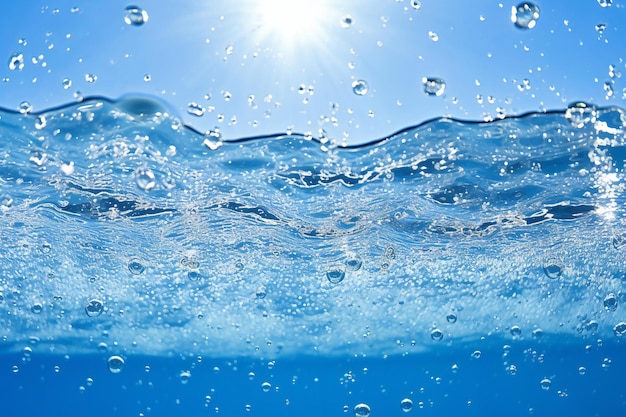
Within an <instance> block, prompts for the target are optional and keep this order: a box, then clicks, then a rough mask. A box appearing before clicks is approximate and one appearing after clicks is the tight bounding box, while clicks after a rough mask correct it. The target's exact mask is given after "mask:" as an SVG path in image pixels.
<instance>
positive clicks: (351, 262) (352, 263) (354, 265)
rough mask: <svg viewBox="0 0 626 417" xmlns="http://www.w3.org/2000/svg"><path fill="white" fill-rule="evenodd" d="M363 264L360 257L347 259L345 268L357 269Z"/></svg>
mask: <svg viewBox="0 0 626 417" xmlns="http://www.w3.org/2000/svg"><path fill="white" fill-rule="evenodd" d="M362 266H363V262H362V261H361V260H360V259H356V258H354V259H348V260H347V261H346V268H348V269H349V270H351V271H358V270H359V269H361V267H362Z"/></svg>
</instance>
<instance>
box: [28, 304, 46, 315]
mask: <svg viewBox="0 0 626 417" xmlns="http://www.w3.org/2000/svg"><path fill="white" fill-rule="evenodd" d="M30 311H32V312H33V313H35V314H40V313H41V312H42V311H43V305H42V304H41V303H35V304H33V305H32V306H31V308H30Z"/></svg>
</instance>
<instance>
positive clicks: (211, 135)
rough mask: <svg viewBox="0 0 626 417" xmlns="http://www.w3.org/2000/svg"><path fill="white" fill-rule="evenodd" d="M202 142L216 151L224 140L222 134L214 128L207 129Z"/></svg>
mask: <svg viewBox="0 0 626 417" xmlns="http://www.w3.org/2000/svg"><path fill="white" fill-rule="evenodd" d="M202 144H203V145H204V146H206V147H207V148H209V149H210V150H212V151H216V150H218V149H219V148H221V147H222V145H223V144H224V142H222V134H221V133H220V132H216V131H214V130H209V131H208V132H207V133H206V137H205V138H204V142H202Z"/></svg>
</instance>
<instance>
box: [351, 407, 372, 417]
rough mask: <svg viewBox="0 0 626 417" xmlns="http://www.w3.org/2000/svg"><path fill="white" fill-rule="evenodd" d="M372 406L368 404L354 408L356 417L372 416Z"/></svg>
mask: <svg viewBox="0 0 626 417" xmlns="http://www.w3.org/2000/svg"><path fill="white" fill-rule="evenodd" d="M370 412H371V410H370V406H369V405H367V404H357V405H355V406H354V415H355V416H356V417H367V416H369V415H370Z"/></svg>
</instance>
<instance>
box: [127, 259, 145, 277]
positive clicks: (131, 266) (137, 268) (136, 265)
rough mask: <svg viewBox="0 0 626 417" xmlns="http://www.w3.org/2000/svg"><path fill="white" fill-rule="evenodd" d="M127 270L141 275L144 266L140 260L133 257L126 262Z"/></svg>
mask: <svg viewBox="0 0 626 417" xmlns="http://www.w3.org/2000/svg"><path fill="white" fill-rule="evenodd" d="M128 270H129V271H130V273H131V274H133V275H141V274H142V273H143V271H145V270H146V268H145V267H144V266H143V265H142V264H141V262H139V261H138V260H136V259H134V260H132V261H130V262H129V263H128Z"/></svg>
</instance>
